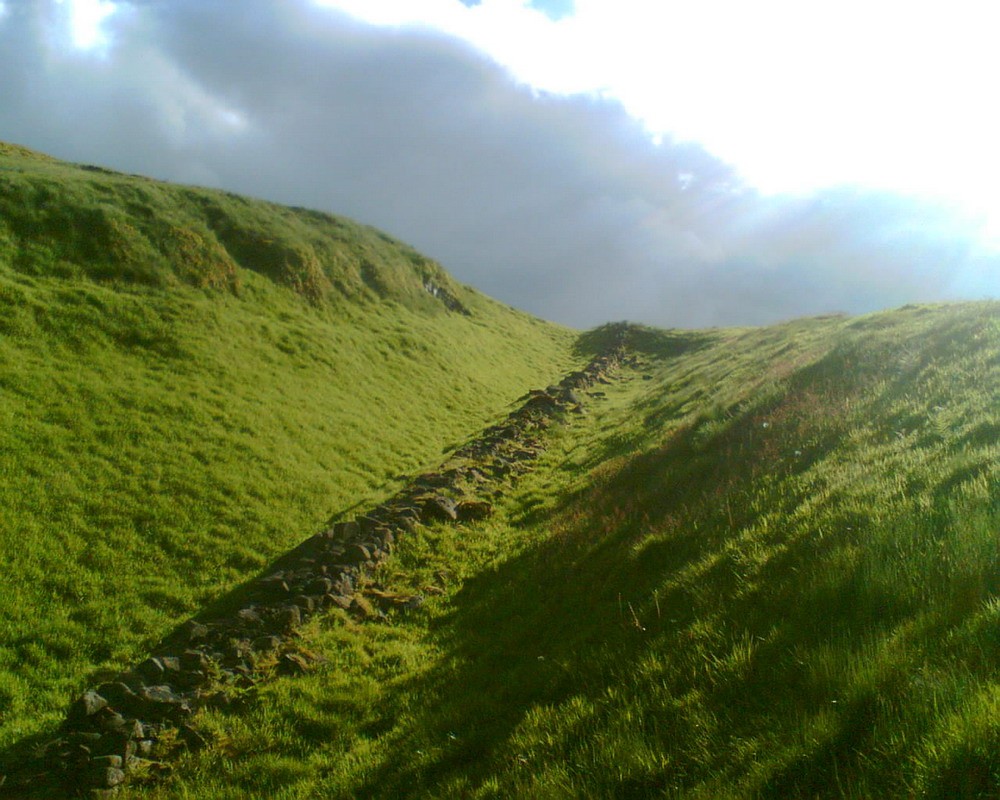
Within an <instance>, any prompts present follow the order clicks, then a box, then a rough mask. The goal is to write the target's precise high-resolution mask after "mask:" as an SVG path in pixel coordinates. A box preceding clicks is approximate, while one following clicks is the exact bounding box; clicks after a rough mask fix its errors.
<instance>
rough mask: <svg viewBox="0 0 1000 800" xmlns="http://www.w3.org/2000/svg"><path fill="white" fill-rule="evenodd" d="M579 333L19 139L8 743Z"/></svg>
mask: <svg viewBox="0 0 1000 800" xmlns="http://www.w3.org/2000/svg"><path fill="white" fill-rule="evenodd" d="M574 340H575V336H574V335H573V334H572V333H571V332H570V331H567V330H565V329H562V328H560V327H558V326H554V325H550V324H547V323H543V322H541V321H539V320H536V319H534V318H531V317H529V316H527V315H525V314H522V313H520V312H517V311H514V310H513V309H510V308H507V307H505V306H502V305H500V304H498V303H495V302H493V301H491V300H489V299H488V298H486V297H483V296H482V295H479V294H477V293H476V292H474V291H472V290H470V289H466V288H464V287H461V286H459V285H457V284H456V283H455V282H454V281H452V279H451V278H450V277H449V276H448V275H447V274H446V273H445V272H444V270H442V269H441V268H440V267H439V266H438V265H436V264H434V263H433V262H431V261H429V260H428V259H425V258H423V257H421V256H419V255H417V254H416V253H415V252H413V251H412V250H411V249H409V248H407V247H406V246H404V245H402V244H400V243H398V242H395V241H393V240H391V239H390V238H389V237H387V236H385V235H383V234H380V233H378V232H377V231H374V230H372V229H369V228H365V227H362V226H359V225H356V224H354V223H352V222H350V221H347V220H342V219H338V218H333V217H330V216H328V215H323V214H317V213H315V212H309V211H305V210H295V209H287V208H282V207H279V206H274V205H271V204H267V203H263V202H260V201H255V200H249V199H246V198H239V197H234V196H231V195H227V194H224V193H221V192H213V191H208V190H202V189H193V188H187V187H180V186H171V185H168V184H163V183H158V182H155V181H150V180H147V179H143V178H138V177H134V176H125V175H120V174H115V173H110V172H108V171H105V170H100V169H97V168H84V167H79V166H74V165H70V164H65V163H62V162H58V161H55V160H53V159H49V158H47V157H44V156H40V155H38V154H35V153H32V152H30V151H26V150H24V149H23V148H18V147H15V146H11V145H0V418H2V419H3V420H4V424H3V425H2V426H0V454H2V455H0V537H2V538H0V569H2V571H3V574H4V575H5V576H7V578H6V580H5V586H6V591H5V592H4V593H3V597H2V598H0V745H2V746H6V745H9V744H10V743H11V742H13V741H15V740H19V739H21V738H23V737H24V736H26V735H29V734H33V733H36V732H40V731H45V730H50V729H51V727H52V725H53V724H54V723H55V721H56V720H57V719H58V718H59V716H60V715H61V712H62V710H63V709H64V707H65V704H66V701H67V699H68V698H69V697H71V696H72V695H73V694H74V693H76V692H79V691H80V690H81V689H82V688H83V687H84V686H85V685H86V684H87V682H88V681H90V680H92V679H93V677H94V676H95V675H99V674H101V671H106V672H107V671H114V670H117V669H119V668H121V667H122V666H124V665H125V664H127V663H130V662H132V661H134V660H135V659H136V658H137V657H138V656H139V655H141V654H142V653H144V652H145V650H146V649H148V647H149V646H150V644H151V643H153V642H155V641H156V640H158V639H159V638H160V637H161V636H163V635H164V634H165V633H166V632H167V631H169V630H170V629H171V628H172V627H174V626H175V625H176V624H178V623H179V622H181V621H183V620H184V619H186V618H187V617H189V616H190V615H191V614H192V613H194V612H195V611H196V610H198V609H199V608H200V607H201V606H202V605H204V604H205V603H206V602H208V601H210V600H211V599H212V598H214V597H217V596H219V595H220V594H222V593H224V592H225V591H226V590H227V589H229V588H231V587H232V586H234V585H236V584H238V583H240V582H242V581H243V580H245V579H247V578H248V577H249V576H251V575H253V574H255V573H256V572H257V571H258V570H259V569H260V568H261V567H262V566H263V565H264V564H265V563H267V562H268V561H269V560H270V559H271V558H273V557H274V556H275V555H276V554H277V553H280V552H282V551H284V550H286V549H287V548H289V547H291V546H292V545H294V544H296V543H297V542H298V541H300V540H302V539H304V538H306V537H307V536H309V535H310V534H311V533H313V532H315V531H316V530H317V529H318V527H319V526H320V525H321V524H322V522H323V521H324V520H326V519H327V518H328V517H329V516H330V515H331V514H333V513H340V512H342V511H345V510H347V509H349V508H351V507H354V506H356V505H358V504H362V505H363V504H364V503H366V502H369V501H373V500H375V499H377V498H379V497H382V496H384V495H385V494H387V493H390V492H391V491H392V490H393V488H394V487H395V486H396V485H398V483H399V481H400V480H401V479H402V478H403V477H405V476H406V475H407V474H409V473H412V472H413V471H415V470H417V469H418V468H420V467H422V466H425V465H427V464H434V463H437V461H438V460H439V459H440V454H441V451H442V447H447V446H449V445H452V446H454V445H456V444H458V443H460V442H461V441H463V440H464V439H465V438H467V437H468V436H469V435H470V434H471V433H473V432H474V431H475V430H478V429H479V428H481V427H482V426H483V425H484V424H486V423H488V422H489V421H491V420H493V419H495V418H496V417H497V416H498V415H500V414H502V413H503V412H504V411H505V410H506V408H507V406H508V404H509V403H510V402H512V401H513V400H514V399H515V398H516V397H517V396H518V395H520V394H521V393H522V392H523V391H524V387H525V386H526V385H531V384H537V383H542V384H544V383H547V382H548V381H550V380H552V379H553V378H555V377H556V376H557V375H558V374H560V373H561V372H563V371H564V370H565V369H567V368H568V367H569V366H570V365H572V364H575V363H577V361H578V359H582V358H583V357H584V356H583V354H582V352H581V353H580V354H577V352H576V351H575V350H574ZM0 772H2V770H0Z"/></svg>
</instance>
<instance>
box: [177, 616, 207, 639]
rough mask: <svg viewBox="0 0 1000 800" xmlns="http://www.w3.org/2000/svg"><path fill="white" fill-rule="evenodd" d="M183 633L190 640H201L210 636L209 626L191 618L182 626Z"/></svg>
mask: <svg viewBox="0 0 1000 800" xmlns="http://www.w3.org/2000/svg"><path fill="white" fill-rule="evenodd" d="M181 635H182V636H183V637H184V638H185V639H187V641H189V642H200V641H203V640H204V639H207V638H208V626H207V625H202V624H201V623H200V622H195V621H194V620H190V621H188V622H186V623H185V624H184V626H183V627H182V628H181Z"/></svg>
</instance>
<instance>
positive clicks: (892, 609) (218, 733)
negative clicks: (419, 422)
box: [129, 304, 1000, 798]
mask: <svg viewBox="0 0 1000 800" xmlns="http://www.w3.org/2000/svg"><path fill="white" fill-rule="evenodd" d="M633 345H634V347H635V348H636V349H637V350H638V351H639V352H640V353H641V354H642V358H643V360H644V362H645V363H644V364H643V365H642V366H641V367H640V369H639V370H637V371H633V372H631V373H627V374H626V375H625V376H624V379H623V380H621V381H620V382H617V383H615V384H614V385H612V386H609V387H605V388H606V392H605V393H604V396H600V395H598V396H595V397H592V398H591V399H590V400H589V401H588V402H589V404H590V407H591V409H592V411H591V413H590V414H589V415H587V416H584V417H580V418H576V419H574V420H572V421H571V422H570V424H569V425H568V426H567V427H565V428H563V429H561V430H560V431H556V432H554V433H552V439H551V448H550V450H549V452H548V454H547V455H546V456H545V457H544V464H543V465H542V466H541V467H540V468H539V470H538V471H536V472H535V473H533V474H532V475H531V476H529V477H527V478H526V479H525V480H524V482H522V483H521V484H520V486H519V488H518V490H517V491H516V492H515V493H514V494H513V495H512V496H510V497H509V498H508V499H507V500H506V501H505V504H504V505H503V508H501V509H500V510H499V511H500V513H498V514H497V515H496V516H495V517H494V518H492V519H491V520H488V521H484V522H481V523H476V524H474V525H473V526H471V527H469V528H465V529H462V530H455V529H452V528H447V527H441V528H430V529H425V530H423V531H422V532H420V533H418V534H416V535H413V536H411V537H410V538H408V539H407V540H405V541H404V542H402V543H401V548H400V550H399V551H398V553H397V555H396V557H395V561H394V562H392V564H391V565H390V566H389V567H388V568H386V569H385V570H384V574H383V575H382V576H381V579H382V582H383V584H384V586H386V587H388V588H390V589H396V590H399V591H414V590H416V589H418V588H420V587H425V588H426V587H428V586H430V587H437V588H436V590H435V592H434V593H432V594H429V596H428V601H427V603H425V604H424V606H423V607H421V608H420V609H417V610H414V611H410V612H407V613H405V614H404V613H399V614H397V615H395V616H394V617H392V618H391V620H390V622H388V623H385V622H366V623H358V622H355V621H352V620H350V619H348V618H346V617H344V616H334V617H331V618H329V619H328V620H327V621H326V622H323V623H315V624H314V625H313V626H312V628H311V629H310V631H309V635H308V641H307V645H308V646H309V647H310V648H312V649H313V650H315V651H316V652H317V653H318V654H320V655H322V656H323V657H324V658H325V659H326V661H325V663H323V664H321V665H320V666H319V667H318V668H317V670H316V671H315V672H314V673H313V674H311V675H309V676H306V677H304V678H297V679H294V680H292V679H287V680H280V681H277V682H275V683H273V684H270V685H268V686H266V687H262V688H261V689H260V690H259V692H257V693H256V694H254V695H252V696H250V697H248V698H247V703H246V707H244V708H243V709H242V710H241V711H240V712H238V713H231V712H227V713H223V712H214V713H212V714H207V715H205V716H204V717H203V718H202V719H201V720H200V725H201V726H202V727H203V729H204V730H205V731H207V732H211V733H212V735H213V736H214V742H215V743H214V744H213V746H211V747H210V748H208V749H207V750H205V751H203V752H201V753H198V754H194V755H191V756H189V757H187V759H186V761H184V762H183V763H182V764H181V765H180V768H179V770H178V771H177V773H176V774H175V776H174V777H173V778H172V779H171V780H170V781H168V782H167V783H165V784H163V785H161V786H160V787H158V788H155V789H153V790H143V791H140V790H139V789H133V790H131V792H132V794H130V795H129V796H134V797H140V796H141V797H155V798H168V797H169V798H179V797H185V798H189V797H206V798H208V797H211V798H237V797H245V796H254V797H277V798H307V797H310V798H311V797H386V798H388V797H484V798H485V797H510V796H518V797H532V798H535V797H609V798H610V797H686V798H726V797H746V798H749V797H759V798H789V797H809V798H812V797H831V798H841V797H853V798H871V797H899V798H908V797H932V798H979V797H997V796H1000V758H998V752H1000V722H998V720H1000V714H998V711H1000V690H998V683H997V678H998V665H1000V602H998V599H997V591H998V589H1000V539H998V536H997V530H998V521H1000V520H998V508H997V485H998V478H1000V462H998V455H1000V443H998V435H1000V411H998V406H997V402H996V398H997V397H998V395H1000V307H998V306H997V305H989V304H981V305H965V306H945V307H911V308H906V309H902V310H899V311H896V312H892V313H884V314H876V315H871V316H866V317H862V318H859V319H844V318H827V319H815V320H803V321H799V322H794V323H789V324H787V325H780V326H775V327H771V328H764V329H756V330H721V331H706V332H669V331H654V330H638V331H636V332H635V333H634V334H633Z"/></svg>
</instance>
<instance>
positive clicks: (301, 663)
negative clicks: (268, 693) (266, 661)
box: [278, 653, 309, 675]
mask: <svg viewBox="0 0 1000 800" xmlns="http://www.w3.org/2000/svg"><path fill="white" fill-rule="evenodd" d="M308 671H309V662H308V661H306V659H305V658H303V657H302V656H301V655H299V654H298V653H285V654H284V655H282V657H281V659H280V660H279V661H278V673H279V674H281V675H305V674H306V673H307V672H308Z"/></svg>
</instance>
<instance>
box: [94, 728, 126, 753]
mask: <svg viewBox="0 0 1000 800" xmlns="http://www.w3.org/2000/svg"><path fill="white" fill-rule="evenodd" d="M133 733H134V731H131V730H130V731H113V732H110V733H106V734H104V735H103V736H102V737H101V740H100V741H99V742H98V743H97V744H95V745H94V747H93V749H92V751H91V752H92V753H93V754H94V755H95V756H98V757H99V756H117V757H119V758H121V759H128V758H129V756H133V755H135V749H136V744H135V742H136V740H135V738H134V737H133V736H132V734H133ZM95 760H96V759H95Z"/></svg>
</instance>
